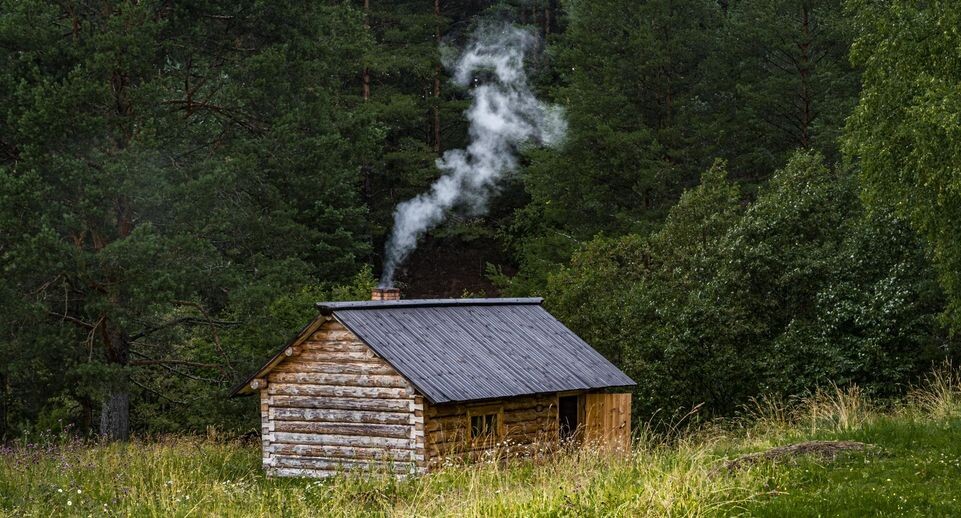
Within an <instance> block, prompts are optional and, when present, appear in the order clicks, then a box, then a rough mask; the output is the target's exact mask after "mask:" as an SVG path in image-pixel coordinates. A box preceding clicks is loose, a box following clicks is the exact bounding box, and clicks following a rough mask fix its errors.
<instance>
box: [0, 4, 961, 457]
mask: <svg viewBox="0 0 961 518" xmlns="http://www.w3.org/2000/svg"><path fill="white" fill-rule="evenodd" d="M956 11H957V10H956V9H953V6H952V5H951V4H950V3H949V2H927V3H924V4H917V3H912V2H906V1H904V2H902V1H894V2H884V3H877V2H865V1H860V0H848V1H847V3H846V4H845V3H844V2H842V1H841V0H814V1H812V0H777V1H773V2H757V1H755V2H729V1H726V0H643V1H638V0H433V1H432V0H403V1H396V2H384V1H379V0H370V1H364V0H346V1H345V0H330V1H321V2H309V3H302V2H289V1H279V2H262V1H254V0H239V1H231V2H227V1H223V0H178V1H174V2H169V1H161V0H145V1H140V2H130V1H125V0H81V1H77V2H66V3H58V2H52V3H51V2H44V1H40V0H0V108H2V109H0V271H2V274H3V277H2V280H0V439H10V438H14V437H17V436H20V435H23V434H25V433H30V432H33V431H36V430H45V429H60V428H64V427H71V428H74V429H76V430H78V431H79V432H81V433H97V432H100V433H106V434H108V435H112V436H114V437H124V436H125V435H126V432H127V426H126V418H127V416H128V410H129V425H130V428H131V429H132V430H134V431H138V432H175V431H187V430H190V431H198V430H202V429H204V428H205V427H206V426H210V425H214V426H219V427H222V428H225V429H230V430H231V431H235V432H240V431H245V430H250V429H251V428H252V427H253V425H254V424H255V423H256V421H255V418H254V416H255V415H256V412H255V408H254V405H252V402H250V401H228V400H225V399H224V398H223V395H224V393H225V391H226V390H227V389H228V388H229V387H230V386H231V385H232V384H233V383H235V382H237V381H239V380H241V379H243V377H244V374H245V373H247V372H248V371H249V370H250V369H252V368H254V367H256V366H257V364H258V363H259V362H260V361H262V360H263V358H264V357H266V355H267V354H268V353H269V351H271V350H273V349H274V348H276V347H278V346H279V345H280V344H281V343H283V342H284V340H286V339H287V338H288V337H289V336H290V334H291V333H292V332H293V331H294V330H296V329H297V328H298V327H299V326H300V325H302V324H303V322H304V320H305V319H307V318H309V317H310V315H311V314H312V304H311V303H312V302H314V301H315V300H317V299H324V298H345V299H356V298H365V297H366V296H367V293H366V292H367V290H368V289H369V288H370V286H371V285H372V283H373V282H374V281H373V279H374V277H375V274H376V271H377V270H378V269H379V267H380V262H381V260H382V257H381V252H380V251H381V249H382V246H383V243H384V240H385V237H386V235H387V232H389V227H390V225H391V221H392V211H393V209H394V207H395V206H396V204H397V203H398V202H400V201H403V200H405V199H408V198H409V197H411V196H413V195H415V194H416V193H419V192H422V191H423V190H424V189H426V188H427V186H429V185H430V183H431V182H432V181H433V180H434V179H435V178H436V177H437V175H438V172H437V170H436V167H435V164H434V162H435V160H436V159H437V158H438V156H440V154H441V153H443V152H444V151H445V150H449V149H454V148H460V147H463V146H464V145H465V144H466V143H467V142H468V140H469V135H468V134H467V124H466V122H465V120H464V117H463V115H462V114H463V111H464V109H465V108H466V107H467V105H468V102H469V96H468V92H467V91H465V89H464V88H462V87H459V86H456V85H454V84H452V82H451V81H449V78H448V72H447V71H446V69H445V68H444V63H445V61H449V60H450V58H451V57H452V56H453V55H454V53H455V52H456V50H457V48H458V47H459V46H461V45H463V44H464V42H465V41H466V40H467V38H468V36H469V34H470V33H471V31H472V30H473V28H474V27H476V26H477V25H478V23H477V22H478V21H479V20H481V19H487V18H492V17H493V18H499V19H505V20H510V21H512V22H514V23H517V24H519V25H525V26H527V27H528V28H529V29H530V30H531V31H532V32H534V33H536V34H538V35H539V36H541V48H540V49H539V50H541V51H542V52H538V53H536V55H535V56H534V57H532V58H531V59H530V62H529V63H528V68H529V71H530V75H531V79H532V82H533V83H534V84H536V86H537V90H538V93H539V95H540V96H541V97H542V98H544V100H545V101H549V102H552V103H557V104H559V105H561V106H563V107H564V109H565V112H566V118H567V120H568V123H569V131H568V134H567V136H566V139H565V141H564V144H563V145H561V146H559V147H558V148H557V149H526V148H525V149H521V150H519V152H520V153H522V155H523V156H522V163H523V165H522V167H521V169H520V171H518V173H517V174H515V175H512V176H510V177H509V178H507V179H506V180H505V181H504V183H503V185H501V186H500V189H499V191H498V194H497V196H496V197H495V198H494V199H493V200H492V201H491V204H490V207H489V211H488V213H487V214H486V215H483V216H480V215H477V214H476V213H472V214H469V215H464V214H453V215H452V217H451V218H450V220H449V221H448V222H447V223H446V224H444V225H442V226H441V227H439V228H437V229H435V230H434V231H432V232H431V233H430V235H429V236H428V237H427V238H426V239H427V241H429V246H426V247H424V248H422V251H421V252H420V255H418V254H417V253H415V254H414V256H412V257H411V260H410V261H409V263H408V264H407V265H405V266H403V267H402V268H401V270H400V271H399V279H400V281H401V283H402V284H404V283H405V282H407V281H409V280H411V279H417V280H418V281H419V282H420V283H421V285H417V284H414V283H411V284H407V285H403V288H404V289H405V290H408V292H409V293H412V294H414V295H416V296H432V297H443V296H459V295H461V294H463V293H486V294H488V295H495V294H496V293H493V292H491V290H499V291H500V293H501V294H504V295H530V294H544V295H546V296H547V297H548V305H549V306H550V308H551V309H552V310H553V311H554V312H555V313H556V314H557V316H558V317H560V318H561V319H563V320H564V321H565V322H566V323H568V324H569V325H571V327H573V328H574V329H575V330H576V331H577V332H579V333H580V334H582V335H583V336H584V337H585V338H586V339H587V340H588V341H589V342H590V343H592V344H593V345H595V346H597V348H598V349H600V350H601V351H602V352H604V353H605V354H606V355H608V357H610V358H611V359H613V360H614V361H615V362H617V363H618V364H619V365H620V366H622V367H623V368H624V369H625V370H626V371H628V372H629V373H630V374H631V375H632V376H633V377H634V378H635V379H636V380H637V381H638V383H639V388H638V391H637V397H636V398H635V400H636V401H637V402H638V407H637V409H636V411H635V415H637V416H639V418H640V419H643V420H646V419H650V418H651V416H656V415H673V413H674V412H675V411H684V410H685V409H687V408H690V407H691V406H694V405H698V404H702V403H703V404H706V405H707V407H706V408H707V409H709V410H710V411H711V412H712V413H717V414H730V413H732V412H735V411H736V410H737V409H738V408H740V405H742V404H743V403H744V402H745V401H747V400H749V399H750V398H751V397H753V396H756V395H757V394H760V393H762V392H763V393H773V394H781V395H794V394H799V393H804V392H806V391H809V390H811V389H812V388H814V387H816V386H818V385H821V384H823V383H827V382H834V383H839V384H845V383H858V384H860V385H862V386H863V387H865V388H866V389H867V390H870V391H871V392H872V393H873V394H876V395H878V396H891V395H895V394H897V393H899V392H901V391H902V390H903V388H904V386H905V385H906V384H909V383H911V382H913V381H915V380H916V378H917V376H918V373H919V372H922V371H923V370H924V369H925V368H926V367H927V366H928V365H930V363H931V362H933V361H939V360H941V359H943V358H945V357H954V356H955V355H956V352H957V351H956V348H957V338H956V337H954V336H952V335H951V334H949V333H948V331H947V329H952V328H953V329H954V331H955V332H956V331H957V329H958V328H959V324H958V322H961V318H959V317H958V315H959V314H961V296H959V293H961V276H959V275H961V274H959V272H961V248H959V245H958V240H957V239H955V237H954V234H955V232H954V229H955V228H956V227H957V226H958V225H959V224H961V212H959V211H961V194H959V193H961V187H959V181H958V170H959V164H961V153H959V151H958V150H959V147H958V146H959V145H958V142H961V135H959V123H958V113H959V112H961V110H959V97H958V91H959V88H958V85H959V77H961V62H959V60H958V55H957V52H956V51H957V47H958V45H957V44H958V34H957V31H955V30H954V29H953V28H954V27H956V26H957V25H958V22H959V19H958V13H957V12H956ZM851 58H853V59H851ZM862 82H863V87H862ZM842 142H843V145H842ZM712 164H713V165H712ZM705 171H707V172H705ZM438 251H442V252H443V253H439V252H438ZM932 265H933V266H932ZM440 277H450V278H444V279H441V278H440Z"/></svg>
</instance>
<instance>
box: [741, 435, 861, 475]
mask: <svg viewBox="0 0 961 518" xmlns="http://www.w3.org/2000/svg"><path fill="white" fill-rule="evenodd" d="M870 446H871V445H870V444H865V443H863V442H857V441H805V442H799V443H797V444H789V445H787V446H778V447H776V448H771V449H770V450H767V451H761V452H756V453H749V454H747V455H741V456H740V457H737V458H734V459H731V460H729V461H726V462H725V463H724V464H723V468H724V469H726V470H728V471H735V470H738V469H741V468H745V467H748V466H753V465H755V464H757V463H759V462H763V461H778V460H783V459H793V458H796V457H799V456H801V455H812V456H815V457H819V458H821V459H827V460H834V459H835V458H837V456H838V454H840V453H842V452H848V451H863V450H866V449H867V448H869V447H870Z"/></svg>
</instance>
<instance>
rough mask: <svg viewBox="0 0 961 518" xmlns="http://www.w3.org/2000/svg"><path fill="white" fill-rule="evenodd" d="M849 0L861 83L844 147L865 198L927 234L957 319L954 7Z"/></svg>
mask: <svg viewBox="0 0 961 518" xmlns="http://www.w3.org/2000/svg"><path fill="white" fill-rule="evenodd" d="M849 7H850V11H851V14H852V16H853V18H854V26H855V29H856V31H857V35H858V37H857V40H856V41H855V43H854V45H853V47H852V50H851V56H852V58H853V60H854V61H855V62H856V63H858V64H860V65H861V66H863V67H864V90H863V91H862V93H861V101H860V103H859V104H858V107H857V110H855V112H854V114H853V115H852V116H851V118H850V119H849V121H848V129H849V134H848V138H847V141H846V143H847V148H848V150H849V151H850V152H851V154H852V155H854V156H855V157H857V159H858V165H859V167H860V168H861V174H862V178H863V179H864V190H865V196H866V198H867V200H868V202H869V203H871V204H872V205H875V204H876V205H881V206H892V207H896V209H897V210H898V212H899V213H901V214H902V215H904V216H906V217H908V218H910V220H911V221H912V222H913V223H914V225H915V226H916V228H917V229H918V231H919V232H920V233H921V234H922V235H924V236H925V237H926V238H927V239H928V241H929V242H930V243H931V245H932V250H933V252H934V260H935V263H936V264H937V265H938V266H939V269H940V272H941V279H942V282H943V284H944V287H945V289H946V290H947V292H948V294H949V295H950V297H951V306H950V313H949V315H948V319H949V321H950V323H951V325H952V326H954V328H955V329H956V330H957V329H961V240H959V239H958V228H959V226H961V54H959V53H958V47H959V45H961V34H959V32H958V29H957V28H958V26H961V11H959V10H958V6H957V5H956V4H954V3H953V2H944V1H935V2H925V3H923V4H919V3H917V2H909V1H894V2H888V3H884V4H875V3H872V2H863V1H855V0H852V1H851V2H850V5H849Z"/></svg>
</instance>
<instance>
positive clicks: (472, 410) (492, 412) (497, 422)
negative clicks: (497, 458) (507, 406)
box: [467, 405, 504, 442]
mask: <svg viewBox="0 0 961 518" xmlns="http://www.w3.org/2000/svg"><path fill="white" fill-rule="evenodd" d="M488 416H493V418H494V431H493V433H486V432H484V433H482V434H481V435H478V436H475V435H474V426H473V425H474V423H473V421H474V418H475V417H480V418H481V419H484V420H483V421H482V423H483V424H484V428H485V429H486V428H487V425H486V418H487V417H488ZM503 437H504V405H483V406H475V407H469V408H468V409H467V440H468V441H470V442H478V441H487V440H495V441H500V440H501V439H502V438H503Z"/></svg>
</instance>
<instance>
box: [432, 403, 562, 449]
mask: <svg viewBox="0 0 961 518" xmlns="http://www.w3.org/2000/svg"><path fill="white" fill-rule="evenodd" d="M490 405H491V403H485V405H484V406H490ZM493 405H495V406H500V407H502V408H503V413H502V414H501V416H502V417H501V418H502V419H503V423H502V424H503V425H504V426H503V430H504V435H503V436H502V437H499V438H497V440H494V441H491V440H488V441H476V440H475V441H470V440H469V438H468V433H469V432H468V426H469V424H468V419H467V414H468V410H469V408H470V406H469V405H464V404H448V405H425V409H424V414H425V416H426V417H425V420H424V434H425V446H426V447H425V457H426V459H427V460H428V464H429V465H430V466H437V465H438V464H439V463H440V462H442V460H440V459H442V458H443V457H446V456H454V457H457V459H464V458H465V457H464V456H465V455H468V454H469V455H468V457H466V458H471V459H475V460H476V459H478V458H481V457H484V456H485V455H486V456H487V457H489V456H490V455H492V454H496V455H500V454H509V455H515V454H522V455H527V454H533V453H537V452H543V451H546V450H550V449H553V448H554V447H556V445H557V443H558V442H559V438H558V424H557V398H556V396H553V395H550V396H522V397H517V398H510V399H505V400H503V401H500V402H496V403H493ZM492 452H493V453H492Z"/></svg>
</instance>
